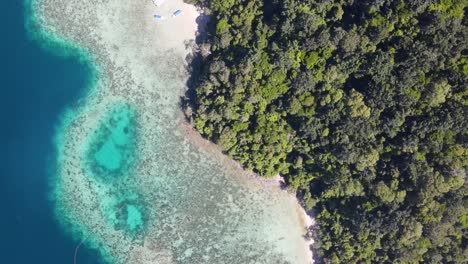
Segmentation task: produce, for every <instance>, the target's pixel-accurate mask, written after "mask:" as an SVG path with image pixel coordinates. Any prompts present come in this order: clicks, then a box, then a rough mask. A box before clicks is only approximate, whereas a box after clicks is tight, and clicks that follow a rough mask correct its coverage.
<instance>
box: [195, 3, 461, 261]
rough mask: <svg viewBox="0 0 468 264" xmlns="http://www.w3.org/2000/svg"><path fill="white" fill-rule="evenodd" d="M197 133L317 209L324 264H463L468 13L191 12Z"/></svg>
mask: <svg viewBox="0 0 468 264" xmlns="http://www.w3.org/2000/svg"><path fill="white" fill-rule="evenodd" d="M189 2H192V3H193V2H195V3H196V4H198V5H201V6H205V7H206V8H207V12H208V13H209V14H211V21H210V23H209V25H208V29H207V32H208V36H207V38H206V39H205V43H204V44H202V47H203V48H204V49H210V50H211V54H209V53H205V54H203V69H202V70H201V74H200V76H199V77H198V80H196V89H195V92H196V95H195V99H194V105H193V107H194V109H193V110H194V111H193V123H194V126H195V127H196V128H197V129H198V131H200V133H202V134H203V135H204V136H205V137H207V138H209V139H210V140H212V141H214V142H216V143H217V144H220V145H221V146H222V147H223V148H224V149H225V150H226V152H227V153H228V154H229V155H230V156H232V157H233V158H234V159H236V160H238V161H240V162H241V163H242V164H243V165H244V166H245V167H246V168H248V169H251V170H253V171H255V172H257V173H258V174H260V175H264V176H266V177H268V176H273V175H277V174H281V175H283V176H284V177H285V178H287V180H288V183H289V185H290V188H291V189H293V190H294V191H296V192H297V193H298V195H299V196H300V197H302V198H303V201H304V203H305V206H306V208H308V209H310V208H314V210H315V211H316V219H317V221H318V225H317V230H315V231H314V235H315V236H316V237H315V239H316V241H317V242H316V243H315V244H314V247H315V248H316V250H317V252H318V257H319V258H320V259H321V260H322V261H324V262H325V263H417V262H425V263H466V262H468V250H467V227H468V214H467V213H468V209H467V208H468V206H467V198H466V194H467V184H466V182H465V179H466V168H467V165H468V157H467V155H468V151H467V140H466V139H467V118H466V117H467V116H468V113H467V103H468V89H467V87H468V85H467V84H468V78H467V77H468V27H467V24H468V18H467V16H466V15H465V13H466V12H467V10H468V8H467V1H466V0H433V1H426V0H411V1H409V0H373V1H372V0H365V1H364V0H359V1H358V0H354V1H353V0H341V1H336V0H335V1H333V0H322V1H320V0H318V1H310V0H191V1H189Z"/></svg>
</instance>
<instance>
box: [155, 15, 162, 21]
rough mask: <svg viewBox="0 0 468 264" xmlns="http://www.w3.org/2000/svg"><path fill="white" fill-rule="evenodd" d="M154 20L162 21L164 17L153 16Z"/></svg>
mask: <svg viewBox="0 0 468 264" xmlns="http://www.w3.org/2000/svg"><path fill="white" fill-rule="evenodd" d="M154 18H156V19H158V20H163V19H164V17H163V16H160V15H154Z"/></svg>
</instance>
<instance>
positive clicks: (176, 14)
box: [172, 9, 184, 17]
mask: <svg viewBox="0 0 468 264" xmlns="http://www.w3.org/2000/svg"><path fill="white" fill-rule="evenodd" d="M183 13H184V12H182V10H180V9H179V10H176V11H175V12H174V14H172V17H176V16H180V15H182V14H183Z"/></svg>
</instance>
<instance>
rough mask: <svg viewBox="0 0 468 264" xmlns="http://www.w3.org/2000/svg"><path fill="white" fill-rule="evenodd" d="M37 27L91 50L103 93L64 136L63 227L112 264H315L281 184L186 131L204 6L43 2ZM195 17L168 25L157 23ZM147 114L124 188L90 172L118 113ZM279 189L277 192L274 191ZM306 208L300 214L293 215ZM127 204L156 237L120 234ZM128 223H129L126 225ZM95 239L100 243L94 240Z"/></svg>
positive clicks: (89, 100) (59, 204) (59, 207)
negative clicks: (185, 107)
mask: <svg viewBox="0 0 468 264" xmlns="http://www.w3.org/2000/svg"><path fill="white" fill-rule="evenodd" d="M36 8H37V9H36V12H37V14H38V21H37V22H38V23H40V24H41V26H42V27H43V28H44V29H45V30H46V31H47V32H49V33H50V34H53V35H58V36H62V37H63V38H65V39H66V40H68V41H70V42H73V43H76V44H77V45H78V46H80V47H83V49H84V50H86V51H87V52H88V53H89V54H90V55H91V57H92V58H93V59H94V60H95V63H96V64H97V68H99V73H98V76H97V77H96V78H97V81H96V83H95V86H96V87H95V88H94V89H93V93H92V94H89V95H88V96H87V97H86V98H83V99H82V105H80V107H79V108H77V109H72V111H70V112H69V115H67V118H66V120H64V122H63V124H62V127H61V129H60V132H59V133H60V134H59V135H58V136H57V138H59V139H60V140H59V141H58V144H59V146H58V147H57V149H58V150H59V152H60V153H59V154H58V155H59V157H58V163H59V164H58V172H57V175H56V176H55V177H54V182H53V183H52V184H51V185H52V186H54V194H55V196H56V197H55V202H56V211H57V216H58V217H60V219H58V220H59V222H61V223H62V224H63V226H65V227H66V228H68V229H71V230H68V231H69V232H70V233H72V234H73V235H74V236H75V239H76V240H77V241H82V239H83V238H84V237H86V238H87V240H86V242H85V245H86V246H88V247H95V248H98V249H99V251H100V252H101V254H102V255H103V257H104V258H105V259H106V260H107V261H108V262H113V263H125V264H127V263H155V262H158V263H175V262H177V263H207V262H208V263H210V262H211V263H223V262H224V263H246V262H248V260H249V259H251V258H254V259H256V260H257V261H258V262H259V263H269V262H271V260H272V259H274V260H278V261H280V260H283V261H284V262H290V263H308V262H309V261H308V260H310V257H309V254H310V251H309V250H308V249H307V248H306V247H307V244H306V243H305V241H304V240H303V238H302V235H303V234H304V223H307V219H303V218H302V216H301V214H300V213H298V209H297V208H298V202H297V200H296V199H295V197H294V196H293V195H290V194H287V193H285V192H284V191H281V190H280V189H279V188H278V187H277V186H278V180H279V179H273V180H264V179H260V178H259V177H256V176H255V175H254V174H250V173H248V172H245V171H243V170H242V169H241V167H240V165H239V164H236V162H235V161H233V160H231V159H229V158H227V156H225V155H222V153H221V151H219V148H218V149H217V148H216V146H215V145H214V144H212V143H210V142H208V141H206V140H204V139H202V138H201V137H200V136H199V135H198V136H197V134H198V133H196V132H195V131H193V130H192V129H191V128H190V131H192V132H189V131H188V130H187V132H188V136H187V135H185V134H184V133H185V132H184V131H185V130H184V128H181V127H180V125H179V123H180V120H182V119H183V116H182V111H181V109H180V107H179V103H180V98H181V96H183V95H184V93H185V89H186V84H187V80H188V77H189V76H188V73H187V71H186V66H187V65H186V62H185V57H186V56H187V54H188V53H189V51H188V50H187V45H186V44H187V43H189V42H190V40H191V39H194V38H195V34H196V31H197V26H198V25H197V23H195V21H196V18H197V17H198V16H199V13H198V12H197V9H196V8H195V7H194V6H191V5H187V4H184V3H182V1H181V0H171V1H166V3H165V4H164V5H163V6H162V7H161V8H157V7H155V6H154V5H153V4H152V3H151V1H150V0H144V1H143V0H142V1H131V2H128V1H125V0H107V1H93V0H69V1H67V2H66V3H65V2H63V1H62V0H37V4H36ZM177 9H181V10H183V11H184V15H182V16H179V17H176V18H170V19H169V18H168V19H167V20H165V21H163V22H162V23H159V21H156V20H155V19H154V17H153V16H154V15H155V14H163V13H164V14H163V15H164V16H169V17H170V14H172V12H174V10H177ZM122 103H123V104H126V105H128V107H130V108H132V109H133V110H134V111H135V113H137V114H136V119H137V120H136V123H137V127H136V129H137V130H138V146H137V151H138V155H139V157H138V160H139V161H138V163H137V165H136V166H135V169H134V171H132V172H131V174H132V175H129V177H126V178H125V180H123V181H117V182H115V183H111V184H108V183H103V182H99V181H98V180H95V179H93V178H92V177H89V171H87V168H86V167H85V166H84V165H83V164H84V163H85V162H84V161H85V160H86V159H87V158H89V157H87V156H86V155H87V154H86V153H87V149H88V145H89V144H90V142H91V141H90V140H89V139H90V138H91V136H92V135H93V134H94V133H95V131H96V129H97V128H98V127H99V126H100V125H101V123H102V118H103V117H105V116H106V114H107V113H108V112H109V110H110V109H112V108H113V107H114V106H115V105H116V104H122ZM268 182H269V183H268ZM292 204H295V206H291V205H292ZM122 205H126V206H127V207H128V206H130V205H131V206H133V207H138V208H141V212H140V213H141V215H143V216H144V221H145V223H144V225H145V228H144V230H143V231H142V232H140V233H137V234H133V235H129V233H128V232H127V231H126V230H125V229H122V228H116V226H115V225H113V224H112V221H115V220H116V218H117V217H118V216H119V215H122V214H121V213H120V209H119V208H122ZM124 220H125V219H124ZM88 237H89V238H88Z"/></svg>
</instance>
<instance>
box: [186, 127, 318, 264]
mask: <svg viewBox="0 0 468 264" xmlns="http://www.w3.org/2000/svg"><path fill="white" fill-rule="evenodd" d="M179 129H180V130H181V131H183V133H184V136H186V137H187V138H189V139H190V141H191V142H193V143H194V144H197V145H198V146H200V147H201V148H203V149H205V150H206V151H209V152H211V153H213V154H214V155H217V156H219V157H220V159H223V163H224V164H226V166H229V167H231V168H233V169H234V170H236V171H237V174H236V175H240V177H244V178H245V179H247V180H248V181H249V182H255V183H256V184H260V185H262V186H263V187H264V188H273V189H276V190H282V191H284V192H287V190H283V187H284V186H285V184H286V182H285V180H284V178H283V177H282V176H280V175H276V176H274V177H271V178H264V177H260V176H258V175H257V174H256V173H255V172H252V171H246V170H245V169H244V168H243V167H242V165H241V164H240V163H239V162H238V161H235V160H234V159H232V158H230V157H229V156H228V155H226V154H224V153H223V148H222V147H220V146H219V145H216V144H215V143H213V142H211V141H209V140H207V139H205V138H203V136H202V135H201V134H200V133H199V132H198V131H197V130H196V129H195V128H194V127H193V126H192V125H191V124H190V123H188V122H187V121H186V120H181V122H180V123H179ZM288 195H290V196H291V197H292V199H293V200H294V203H295V204H294V206H295V209H296V211H297V214H298V216H299V217H300V220H301V224H302V225H303V226H304V228H305V229H306V230H307V231H308V230H311V229H312V228H313V227H314V226H315V220H314V219H313V218H312V216H310V215H309V214H308V213H307V212H306V210H305V209H304V208H303V207H302V206H301V204H300V202H299V200H297V198H296V197H295V196H294V194H292V193H288ZM307 242H308V246H309V247H311V246H312V245H313V244H314V240H313V239H312V238H310V240H308V241H307ZM308 251H309V252H310V258H309V259H310V260H311V263H314V257H313V254H312V250H308Z"/></svg>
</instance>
